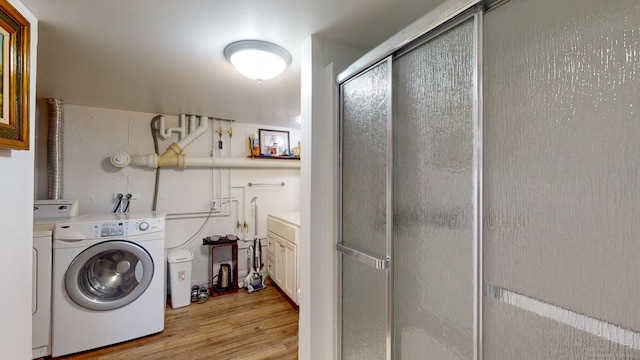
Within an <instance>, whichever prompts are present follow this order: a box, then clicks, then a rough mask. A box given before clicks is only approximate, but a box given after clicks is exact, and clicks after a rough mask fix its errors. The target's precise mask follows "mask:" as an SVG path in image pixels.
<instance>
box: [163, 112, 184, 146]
mask: <svg viewBox="0 0 640 360" xmlns="http://www.w3.org/2000/svg"><path fill="white" fill-rule="evenodd" d="M159 126H160V128H159V129H158V134H159V135H160V137H161V138H162V139H164V140H167V139H168V138H169V136H171V133H176V134H178V140H180V139H182V138H183V137H184V134H186V132H187V127H186V126H185V116H184V114H180V122H179V126H178V127H170V128H168V129H166V128H165V125H164V116H162V115H160V124H159Z"/></svg>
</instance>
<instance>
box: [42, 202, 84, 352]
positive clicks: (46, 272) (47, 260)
mask: <svg viewBox="0 0 640 360" xmlns="http://www.w3.org/2000/svg"><path fill="white" fill-rule="evenodd" d="M76 215H78V200H36V201H34V202H33V259H32V266H33V269H32V276H33V278H32V280H31V284H32V287H33V288H32V291H31V296H32V298H31V329H32V331H31V345H32V346H31V348H32V350H31V358H32V359H37V358H40V357H44V356H47V355H51V261H52V260H51V242H52V240H53V238H52V236H53V229H54V227H55V223H56V222H57V221H65V220H69V219H71V218H72V217H74V216H76Z"/></svg>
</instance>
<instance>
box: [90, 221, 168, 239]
mask: <svg viewBox="0 0 640 360" xmlns="http://www.w3.org/2000/svg"><path fill="white" fill-rule="evenodd" d="M160 230H163V219H157V218H151V219H136V220H133V219H130V220H114V221H101V222H96V223H92V224H91V237H92V238H94V239H95V238H111V237H123V236H132V235H139V234H144V233H148V232H154V231H160Z"/></svg>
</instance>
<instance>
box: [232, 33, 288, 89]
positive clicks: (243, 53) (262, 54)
mask: <svg viewBox="0 0 640 360" xmlns="http://www.w3.org/2000/svg"><path fill="white" fill-rule="evenodd" d="M224 57H225V58H227V60H229V62H230V63H231V64H233V66H235V68H236V70H238V72H239V73H240V74H242V75H244V76H246V77H248V78H251V79H254V80H257V81H258V82H261V81H262V80H267V79H271V78H273V77H276V76H278V75H280V73H282V72H283V71H284V70H285V69H286V68H287V67H288V66H289V64H291V55H289V53H288V52H287V50H285V49H283V48H282V47H280V46H278V45H276V44H272V43H270V42H266V41H260V40H240V41H236V42H233V43H231V44H229V45H227V47H225V48H224Z"/></svg>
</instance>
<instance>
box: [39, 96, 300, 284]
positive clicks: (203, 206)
mask: <svg viewBox="0 0 640 360" xmlns="http://www.w3.org/2000/svg"><path fill="white" fill-rule="evenodd" d="M42 101H43V102H44V99H43V100H42ZM63 108H64V198H66V199H78V200H79V201H80V214H81V215H82V214H88V213H109V212H111V211H113V209H114V208H115V206H116V204H117V201H116V200H114V199H113V194H114V193H124V194H126V193H132V194H134V195H136V196H137V198H138V199H137V200H135V201H133V202H132V205H131V209H130V211H131V212H146V211H151V209H152V204H153V190H154V181H155V170H154V169H141V168H134V167H125V168H116V167H114V166H113V165H111V163H110V162H109V156H110V155H111V154H112V153H114V152H116V151H125V152H127V153H129V154H132V155H134V154H148V153H154V146H153V140H152V136H151V132H150V127H149V124H150V122H151V120H152V118H153V117H154V116H155V115H157V114H149V113H139V112H131V111H121V110H113V109H102V108H93V107H86V106H79V105H72V104H64V106H63ZM41 114H42V115H41V121H42V123H46V121H45V120H46V119H42V117H43V116H45V117H46V111H42V110H41ZM165 119H166V124H167V127H169V126H177V125H178V117H177V116H175V115H166V116H165ZM219 126H220V122H219V121H217V120H215V121H212V120H209V129H208V130H207V132H206V133H205V134H203V135H202V136H201V137H199V138H198V139H196V140H195V141H194V142H193V143H191V144H190V145H188V146H187V147H186V148H185V150H184V153H185V154H187V156H211V154H212V153H213V154H214V156H216V157H237V158H243V157H246V155H247V138H248V136H251V135H253V134H254V133H257V132H258V129H259V128H269V129H271V128H272V127H265V126H264V125H262V126H260V125H257V124H248V123H238V122H233V123H231V127H232V128H233V136H232V138H231V139H230V138H229V134H228V130H229V123H228V122H222V126H223V136H222V140H223V149H222V151H220V150H218V140H219V136H218V134H217V133H215V131H216V130H219ZM278 130H287V131H289V134H290V142H291V146H292V147H293V146H296V145H297V142H298V140H299V139H300V130H298V129H284V128H278ZM40 131H41V132H42V133H46V129H42V128H41V129H40ZM175 141H178V136H177V135H176V134H174V135H172V136H171V137H170V138H169V139H168V140H166V141H162V139H160V143H159V151H160V152H161V153H162V152H164V151H165V149H166V148H167V147H168V146H169V145H170V144H171V143H172V142H175ZM38 156H39V157H40V156H44V157H46V151H40V152H39V153H38ZM303 156H304V153H303ZM273 161H278V160H273ZM280 161H297V160H280ZM43 163H44V164H45V165H46V161H42V160H41V159H39V162H38V164H43ZM37 172H38V174H37V175H38V176H37V179H38V184H37V185H38V186H37V193H36V195H37V197H38V198H46V196H47V191H46V190H47V185H46V176H44V177H43V176H41V174H40V173H42V172H46V166H42V165H40V166H39V167H38V168H37ZM229 179H230V182H229ZM249 182H253V183H279V182H285V186H284V187H279V186H278V187H248V186H247V184H248V183H249ZM229 185H231V186H232V187H233V188H232V189H231V196H232V199H234V200H237V201H233V202H231V203H230V204H228V203H227V204H225V205H223V206H222V208H221V209H220V210H221V211H220V213H215V214H213V217H211V218H210V219H209V220H208V221H207V216H208V212H209V210H210V204H211V200H212V199H215V200H216V201H217V202H220V201H219V194H220V190H221V191H222V195H223V196H227V195H228V192H229ZM253 197H257V198H258V199H257V202H258V209H259V212H258V216H259V219H258V230H259V231H258V235H259V236H260V237H261V238H265V237H266V216H267V213H269V212H283V211H294V210H299V209H300V170H299V169H254V170H240V169H239V170H228V169H222V170H220V169H215V170H214V169H184V170H177V169H162V170H161V171H160V186H159V193H158V204H157V209H158V210H161V211H165V212H167V226H166V247H167V248H173V247H178V246H181V245H182V244H185V243H186V242H187V241H188V240H189V239H192V240H191V241H190V242H189V243H187V244H186V245H185V246H183V248H188V249H191V250H192V251H193V252H194V254H195V256H194V261H193V271H192V283H193V284H204V283H207V282H208V279H209V275H208V274H209V260H208V247H205V246H202V238H204V237H207V236H210V235H226V234H236V235H239V236H240V237H241V238H246V239H248V240H251V239H253V234H254V224H255V219H254V208H253V207H251V206H250V201H251V199H252V198H253ZM192 211H196V212H199V214H196V215H194V216H189V217H185V216H184V215H180V216H178V215H174V214H176V213H182V212H192ZM237 221H240V222H241V223H244V221H246V222H247V223H248V225H249V231H248V232H243V231H242V230H241V231H238V230H237V228H236V222H237ZM248 244H249V243H246V244H244V243H243V244H241V245H240V247H241V248H246V247H247V246H248ZM264 246H266V243H265V244H264ZM245 254H246V251H242V250H240V254H239V262H240V264H239V265H240V266H239V271H240V273H239V277H240V279H242V277H243V274H245V271H246V268H247V266H246V265H247V261H246V256H244V255H245ZM265 254H266V251H265ZM223 255H224V254H223ZM216 257H218V254H217V253H216ZM228 258H229V261H230V253H229V257H228ZM220 260H221V261H223V262H226V261H225V259H224V257H222V258H220ZM263 260H264V261H265V263H266V255H265V256H264V257H263ZM265 268H266V267H265ZM214 274H217V268H216V269H214Z"/></svg>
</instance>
